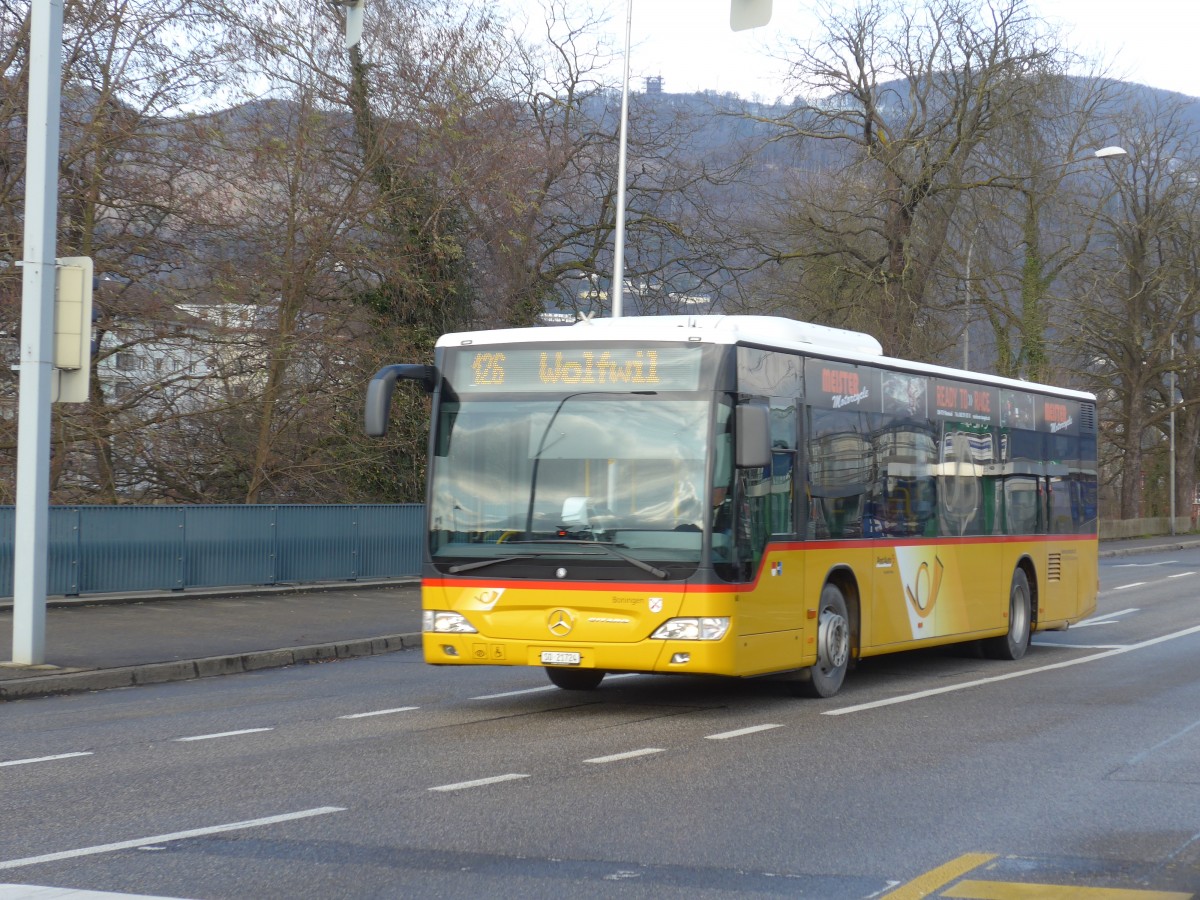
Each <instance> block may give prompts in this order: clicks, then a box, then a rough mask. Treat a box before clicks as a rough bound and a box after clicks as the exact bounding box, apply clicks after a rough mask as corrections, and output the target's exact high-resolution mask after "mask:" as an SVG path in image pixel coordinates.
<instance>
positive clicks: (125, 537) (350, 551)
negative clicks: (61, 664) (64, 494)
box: [0, 503, 424, 597]
mask: <svg viewBox="0 0 1200 900" xmlns="http://www.w3.org/2000/svg"><path fill="white" fill-rule="evenodd" d="M423 512H424V507H423V506H422V505H421V504H418V503H411V504H378V505H372V504H364V505H359V506H333V505H331V506H287V505H279V506H235V505H228V506H226V505H212V506H53V507H51V508H50V543H49V556H50V559H49V572H48V579H49V581H48V585H47V589H46V593H47V594H49V595H51V596H57V595H66V596H78V595H81V594H100V593H113V592H122V591H148V590H183V589H185V588H195V587H227V586H233V585H247V584H251V585H278V584H290V583H299V582H314V581H357V580H359V579H366V578H392V577H400V576H406V575H416V574H417V573H418V572H419V571H420V565H421V562H420V561H421V541H422V539H423V534H424V525H423V518H424V517H423ZM14 518H15V517H14V509H13V507H11V506H0V597H11V596H12V593H13V586H12V579H13V527H14Z"/></svg>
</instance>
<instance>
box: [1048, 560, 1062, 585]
mask: <svg viewBox="0 0 1200 900" xmlns="http://www.w3.org/2000/svg"><path fill="white" fill-rule="evenodd" d="M1046 580H1047V581H1062V554H1061V553H1051V554H1050V556H1049V557H1048V558H1047V560H1046Z"/></svg>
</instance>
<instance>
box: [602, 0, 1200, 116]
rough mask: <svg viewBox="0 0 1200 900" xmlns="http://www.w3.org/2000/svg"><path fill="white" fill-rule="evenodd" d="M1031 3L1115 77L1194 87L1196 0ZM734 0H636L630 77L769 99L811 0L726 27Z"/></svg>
mask: <svg viewBox="0 0 1200 900" xmlns="http://www.w3.org/2000/svg"><path fill="white" fill-rule="evenodd" d="M594 2H595V7H596V8H597V9H601V10H606V11H607V12H608V14H609V16H610V19H609V27H610V28H611V29H612V32H613V35H614V40H615V41H616V43H617V47H618V49H619V48H620V46H621V44H622V43H623V41H624V35H625V31H624V29H625V9H626V7H625V2H624V0H594ZM1029 4H1030V9H1031V10H1032V11H1033V12H1034V13H1036V14H1038V15H1040V16H1041V17H1042V18H1043V19H1046V20H1047V21H1048V22H1051V23H1053V24H1054V25H1055V26H1056V27H1059V28H1061V29H1063V34H1062V40H1063V42H1064V44H1065V45H1066V46H1069V47H1071V48H1073V49H1074V50H1075V51H1076V52H1078V53H1082V54H1084V55H1087V56H1089V57H1092V58H1096V59H1102V60H1104V61H1106V62H1107V63H1108V64H1109V66H1110V69H1111V74H1112V75H1113V76H1114V77H1117V78H1122V79H1124V80H1128V81H1135V82H1138V83H1141V84H1148V85H1150V86H1152V87H1157V88H1165V89H1167V90H1173V91H1179V92H1180V93H1183V94H1189V95H1191V96H1195V97H1200V62H1198V57H1200V53H1198V52H1197V43H1198V42H1200V2H1197V0H1137V2H1117V0H1029ZM729 5H730V0H633V29H632V32H633V44H634V49H633V53H632V55H631V57H630V69H631V76H632V85H633V87H634V89H635V90H641V89H642V88H643V85H644V78H645V77H646V76H650V75H661V76H662V78H663V89H664V90H665V91H668V92H670V93H681V92H687V91H696V90H715V91H730V92H733V93H737V94H741V95H743V96H746V97H751V96H754V95H755V94H757V95H759V96H761V97H762V98H763V99H766V100H773V99H775V97H777V96H779V95H780V94H781V93H782V91H781V90H780V89H779V74H780V70H779V65H778V63H776V62H773V61H772V59H771V48H772V47H773V46H776V45H778V44H779V43H780V42H786V41H789V40H793V39H799V40H802V41H803V40H807V39H808V38H810V37H811V36H813V35H814V33H815V32H816V23H815V22H814V20H813V17H812V15H811V13H809V12H808V10H809V9H811V7H812V4H811V3H807V2H805V0H774V4H773V5H774V11H773V14H772V17H771V22H770V23H769V24H768V25H766V26H764V27H762V28H756V29H753V30H751V31H745V32H738V33H734V32H732V31H730V29H729Z"/></svg>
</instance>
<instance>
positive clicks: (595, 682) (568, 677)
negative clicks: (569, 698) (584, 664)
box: [546, 666, 605, 691]
mask: <svg viewBox="0 0 1200 900" xmlns="http://www.w3.org/2000/svg"><path fill="white" fill-rule="evenodd" d="M604 674H605V673H604V671H603V670H602V669H564V668H561V667H560V666H546V676H547V677H548V678H549V679H550V682H551V683H552V684H554V685H555V686H557V687H560V688H562V689H563V690H564V691H594V690H595V689H596V688H598V687H599V686H600V682H601V681H603V680H604Z"/></svg>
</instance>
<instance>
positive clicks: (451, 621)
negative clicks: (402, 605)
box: [421, 609, 479, 634]
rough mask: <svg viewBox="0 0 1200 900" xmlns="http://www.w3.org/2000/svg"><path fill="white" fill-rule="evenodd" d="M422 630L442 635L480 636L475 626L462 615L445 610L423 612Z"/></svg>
mask: <svg viewBox="0 0 1200 900" xmlns="http://www.w3.org/2000/svg"><path fill="white" fill-rule="evenodd" d="M421 630H422V631H435V632H440V633H442V634H447V633H449V634H478V633H479V632H478V631H477V630H476V628H475V626H474V625H472V624H471V623H470V622H468V621H467V620H466V618H465V617H464V616H463V615H462V614H461V613H456V612H450V611H449V610H445V609H426V610H422V611H421Z"/></svg>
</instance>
